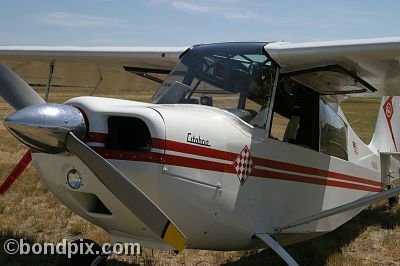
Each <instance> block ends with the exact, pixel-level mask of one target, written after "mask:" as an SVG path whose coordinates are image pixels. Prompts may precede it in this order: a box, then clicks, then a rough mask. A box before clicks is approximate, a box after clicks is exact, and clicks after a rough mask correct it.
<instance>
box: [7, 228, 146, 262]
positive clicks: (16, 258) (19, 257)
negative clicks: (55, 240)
mask: <svg viewBox="0 0 400 266" xmlns="http://www.w3.org/2000/svg"><path fill="white" fill-rule="evenodd" d="M11 239H12V240H17V241H20V240H21V239H22V240H23V243H29V244H30V245H31V247H32V245H33V244H35V243H40V244H42V245H41V246H42V247H43V244H44V243H41V242H37V241H35V240H34V239H32V238H29V237H25V236H20V235H15V234H12V233H9V232H0V265H30V266H31V265H65V266H66V265H85V264H82V263H78V264H76V261H75V262H73V261H71V260H70V259H68V258H67V256H66V255H49V254H39V255H36V254H34V253H32V252H31V253H28V254H20V253H19V252H17V254H14V255H10V254H7V252H6V251H5V246H6V245H7V241H8V242H10V241H12V240H11ZM10 247H16V244H14V243H13V244H10ZM26 250H27V249H26V248H25V249H23V253H26ZM48 250H50V249H48ZM88 265H90V264H88ZM106 265H107V266H108V265H111V266H113V265H114V266H125V265H139V264H130V263H125V262H120V261H116V260H113V259H108V260H107V264H106Z"/></svg>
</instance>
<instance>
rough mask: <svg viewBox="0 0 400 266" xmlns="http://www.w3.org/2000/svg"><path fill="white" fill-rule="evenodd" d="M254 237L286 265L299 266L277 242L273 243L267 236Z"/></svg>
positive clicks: (257, 235)
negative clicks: (270, 249)
mask: <svg viewBox="0 0 400 266" xmlns="http://www.w3.org/2000/svg"><path fill="white" fill-rule="evenodd" d="M255 236H256V237H258V238H259V239H261V240H262V241H263V242H264V243H265V244H267V245H268V246H269V247H270V248H272V250H273V251H275V252H276V254H278V255H279V257H281V258H282V259H283V260H284V261H285V262H286V263H287V264H288V265H290V266H299V264H298V263H297V262H296V261H295V260H294V259H293V258H292V257H291V256H290V255H289V253H287V251H286V250H285V249H284V248H283V247H282V246H281V245H279V243H278V242H276V241H275V239H273V238H272V237H271V236H270V235H268V234H255Z"/></svg>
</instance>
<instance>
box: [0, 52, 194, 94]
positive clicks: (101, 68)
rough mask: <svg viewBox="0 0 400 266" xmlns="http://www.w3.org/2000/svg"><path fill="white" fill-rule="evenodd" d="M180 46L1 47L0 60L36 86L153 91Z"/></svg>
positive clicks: (170, 64)
mask: <svg viewBox="0 0 400 266" xmlns="http://www.w3.org/2000/svg"><path fill="white" fill-rule="evenodd" d="M185 50H186V48H185V47H181V48H168V47H166V48H162V47H155V48H151V47H149V48H140V47H134V48H124V47H11V46H7V47H4V46H3V47H1V46H0V62H1V63H4V64H6V65H7V66H8V67H10V68H11V69H12V70H14V71H15V72H16V73H17V74H18V75H19V76H20V77H22V78H23V79H24V80H25V81H26V82H27V83H29V84H30V85H32V87H34V88H44V87H46V85H47V83H48V80H49V72H51V70H53V73H52V78H51V87H52V88H57V87H58V88H63V87H66V88H83V89H88V94H89V93H90V92H91V91H93V90H94V89H95V88H96V89H123V90H151V91H154V89H155V88H157V87H158V86H159V83H160V82H162V81H163V80H164V78H165V77H166V75H167V74H168V73H169V72H170V71H171V70H172V69H173V67H174V66H175V64H176V63H177V61H178V60H179V55H180V54H181V53H182V52H183V51H185Z"/></svg>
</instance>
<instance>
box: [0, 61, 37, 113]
mask: <svg viewBox="0 0 400 266" xmlns="http://www.w3.org/2000/svg"><path fill="white" fill-rule="evenodd" d="M0 95H1V96H2V97H3V98H4V99H5V100H6V101H7V102H8V103H9V104H10V105H11V106H13V107H14V108H15V109H17V110H19V109H22V108H24V107H27V106H29V105H34V104H41V103H45V101H44V100H43V99H42V97H40V96H39V94H37V93H36V92H35V91H34V90H33V89H32V88H31V87H30V86H29V85H28V84H27V83H26V82H25V81H24V80H23V79H21V78H20V77H19V76H18V75H17V74H15V73H14V71H12V70H11V69H9V68H8V67H7V66H6V65H4V64H0Z"/></svg>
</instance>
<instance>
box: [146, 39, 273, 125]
mask: <svg viewBox="0 0 400 266" xmlns="http://www.w3.org/2000/svg"><path fill="white" fill-rule="evenodd" d="M264 46H265V43H224V44H210V45H200V46H195V47H193V48H192V49H190V50H188V51H187V52H186V53H185V54H184V55H183V56H182V58H181V60H180V61H179V62H178V64H177V65H176V67H175V68H174V69H173V70H172V72H171V73H170V75H169V76H168V78H167V79H166V80H165V81H164V83H163V84H162V85H161V87H160V89H159V90H158V91H157V93H156V94H155V95H154V97H153V103H160V104H202V105H209V106H215V107H218V108H222V109H225V110H227V111H229V112H232V113H234V114H235V115H237V116H238V117H240V118H241V119H243V120H244V121H246V122H248V123H250V124H252V125H254V126H256V127H261V128H264V127H265V123H266V118H267V117H266V116H267V114H266V112H267V111H268V108H267V107H268V105H269V101H270V98H271V93H272V88H273V84H274V78H275V67H274V66H273V64H272V62H271V60H270V59H269V58H268V57H267V55H266V54H265V53H264V52H263V50H264Z"/></svg>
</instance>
